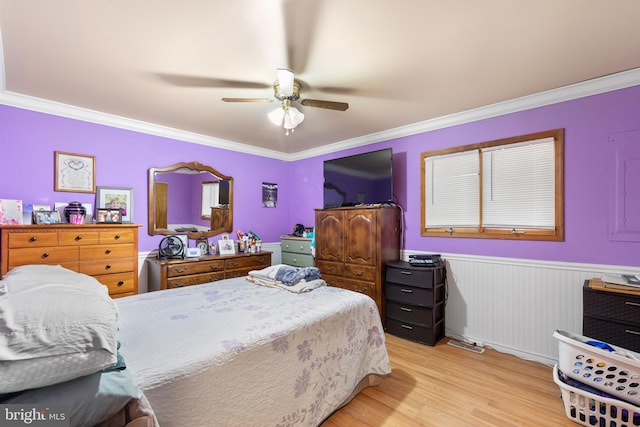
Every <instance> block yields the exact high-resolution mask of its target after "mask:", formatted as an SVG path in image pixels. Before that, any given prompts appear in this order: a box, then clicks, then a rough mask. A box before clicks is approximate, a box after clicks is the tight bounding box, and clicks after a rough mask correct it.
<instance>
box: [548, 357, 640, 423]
mask: <svg viewBox="0 0 640 427" xmlns="http://www.w3.org/2000/svg"><path fill="white" fill-rule="evenodd" d="M561 376H562V374H561V373H560V372H559V369H558V365H556V366H554V368H553V380H554V381H555V383H556V384H557V385H558V387H560V392H561V393H562V401H563V403H564V411H565V414H566V416H567V418H569V419H570V420H573V421H575V422H577V423H579V424H582V425H584V426H597V427H635V426H640V408H639V407H637V406H635V405H632V404H630V403H627V402H624V401H622V400H619V399H615V398H611V397H605V396H602V395H600V394H597V393H592V392H590V391H587V390H583V389H581V388H578V387H574V386H572V385H569V384H566V383H565V382H564V381H563V380H562V379H561Z"/></svg>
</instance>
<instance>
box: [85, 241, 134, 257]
mask: <svg viewBox="0 0 640 427" xmlns="http://www.w3.org/2000/svg"><path fill="white" fill-rule="evenodd" d="M134 250H135V248H134V245H133V244H126V245H97V246H81V247H80V260H88V259H104V260H109V259H112V258H125V257H132V256H134V255H135V252H134Z"/></svg>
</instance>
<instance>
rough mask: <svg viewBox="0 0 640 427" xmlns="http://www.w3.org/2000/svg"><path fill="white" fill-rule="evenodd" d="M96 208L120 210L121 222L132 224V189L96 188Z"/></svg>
mask: <svg viewBox="0 0 640 427" xmlns="http://www.w3.org/2000/svg"><path fill="white" fill-rule="evenodd" d="M96 208H99V209H122V221H121V222H124V223H128V222H133V188H128V187H97V190H96Z"/></svg>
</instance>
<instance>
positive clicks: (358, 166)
mask: <svg viewBox="0 0 640 427" xmlns="http://www.w3.org/2000/svg"><path fill="white" fill-rule="evenodd" d="M392 157H393V155H392V151H391V148H385V149H383V150H377V151H370V152H367V153H362V154H356V155H353V156H347V157H341V158H338V159H333V160H325V162H324V207H325V208H338V207H342V206H357V205H361V204H377V203H387V202H391V201H393V174H392Z"/></svg>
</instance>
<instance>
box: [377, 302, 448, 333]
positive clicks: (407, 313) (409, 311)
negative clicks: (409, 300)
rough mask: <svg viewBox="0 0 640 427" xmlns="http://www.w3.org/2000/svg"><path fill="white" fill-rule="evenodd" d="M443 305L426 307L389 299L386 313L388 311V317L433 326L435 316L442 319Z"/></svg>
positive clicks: (428, 326)
mask: <svg viewBox="0 0 640 427" xmlns="http://www.w3.org/2000/svg"><path fill="white" fill-rule="evenodd" d="M442 306H443V304H437V305H436V306H435V307H433V308H425V307H418V306H415V305H410V304H399V303H397V302H393V301H387V304H386V306H385V313H387V318H393V319H395V320H398V321H400V322H407V323H411V324H414V325H420V326H425V327H427V328H432V327H433V322H434V318H435V319H442Z"/></svg>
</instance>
